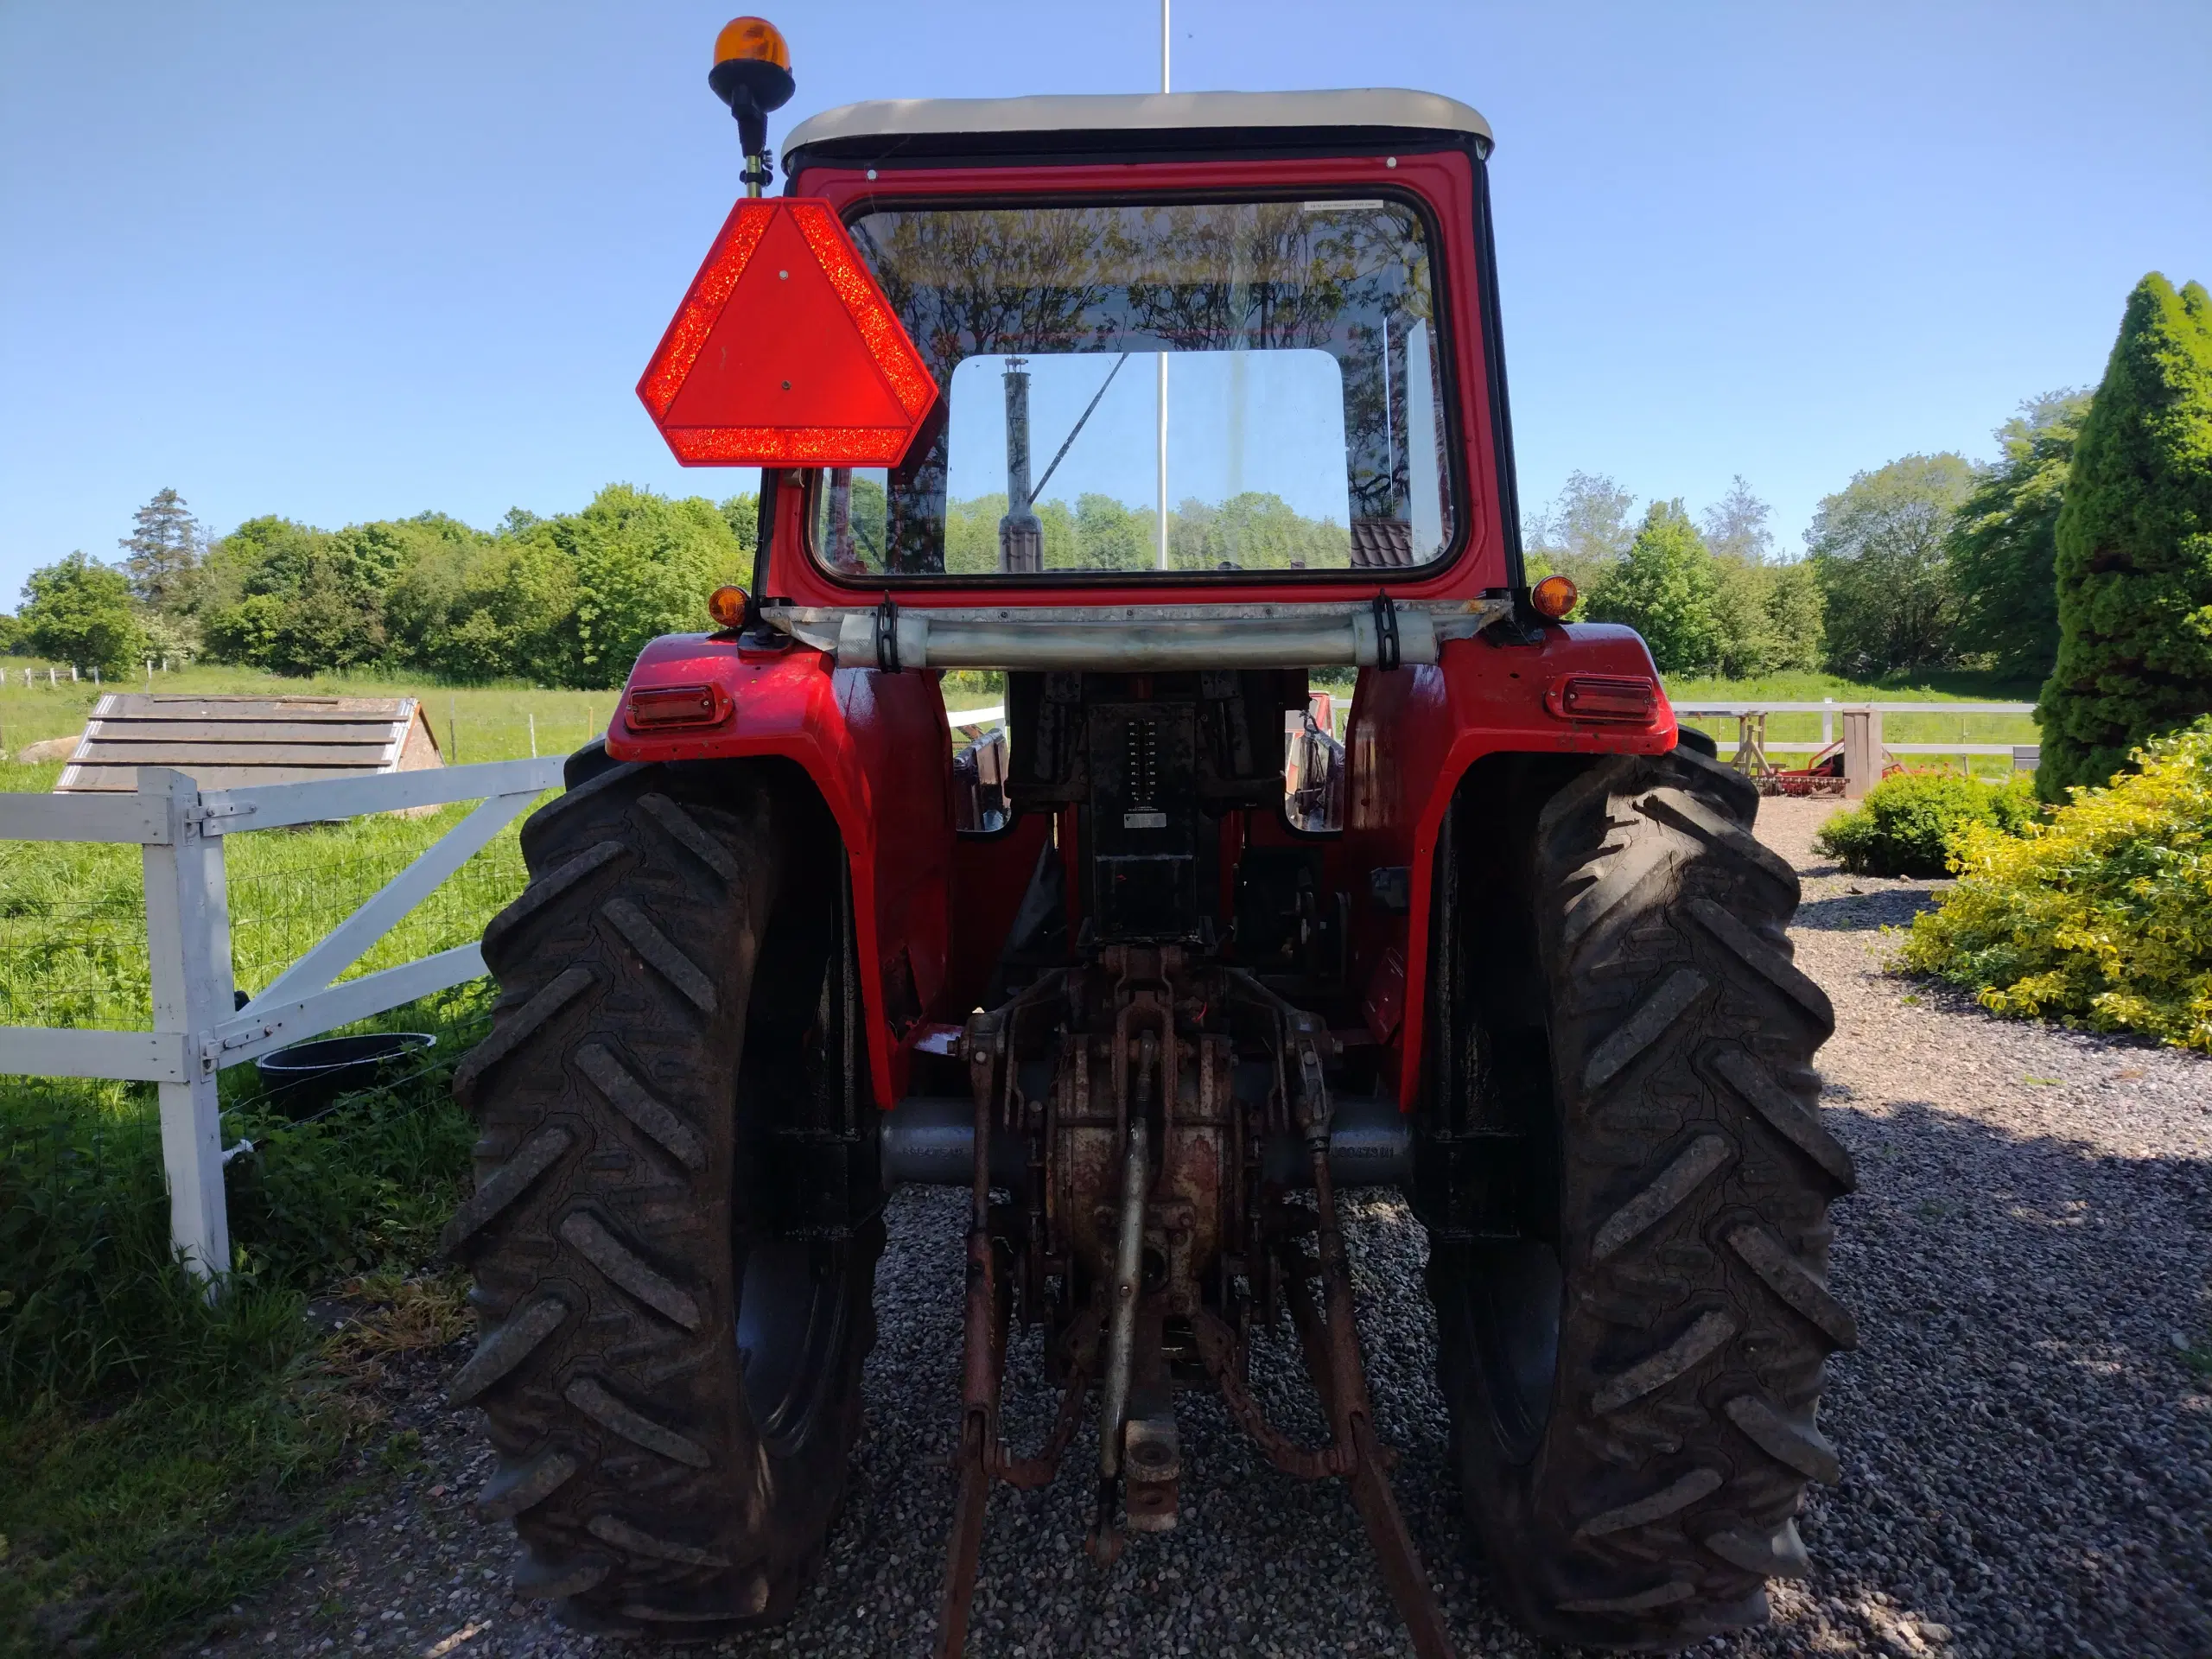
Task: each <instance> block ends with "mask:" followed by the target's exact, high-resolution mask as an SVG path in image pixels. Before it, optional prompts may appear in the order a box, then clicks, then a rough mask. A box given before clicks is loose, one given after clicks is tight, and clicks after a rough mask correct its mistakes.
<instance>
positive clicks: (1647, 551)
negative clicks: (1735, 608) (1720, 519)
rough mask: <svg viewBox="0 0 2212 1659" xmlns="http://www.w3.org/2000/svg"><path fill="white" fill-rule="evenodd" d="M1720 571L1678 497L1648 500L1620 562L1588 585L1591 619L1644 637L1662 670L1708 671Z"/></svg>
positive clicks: (1717, 644)
mask: <svg viewBox="0 0 2212 1659" xmlns="http://www.w3.org/2000/svg"><path fill="white" fill-rule="evenodd" d="M1718 601H1719V573H1718V572H1717V571H1716V569H1714V565H1713V554H1712V552H1711V551H1710V550H1708V549H1707V547H1706V544H1705V538H1704V537H1701V536H1700V535H1699V534H1698V533H1697V526H1696V525H1695V524H1692V523H1691V522H1690V520H1689V515H1688V513H1686V512H1683V511H1682V504H1681V502H1680V501H1654V502H1653V503H1652V504H1651V506H1650V510H1649V512H1646V513H1645V514H1644V515H1643V528H1642V529H1640V530H1639V531H1637V535H1636V539H1635V540H1634V541H1633V542H1631V543H1630V544H1629V549H1628V551H1627V552H1626V553H1625V554H1624V555H1623V556H1622V557H1621V559H1620V561H1619V562H1618V563H1616V564H1613V565H1611V566H1608V567H1607V568H1606V569H1604V570H1602V571H1600V572H1599V576H1598V579H1597V580H1596V582H1593V583H1592V584H1591V587H1590V590H1589V601H1588V611H1589V615H1590V618H1591V620H1592V621H1597V622H1624V623H1626V624H1627V625H1628V626H1630V627H1632V628H1634V629H1635V630H1636V631H1637V632H1638V633H1640V634H1642V635H1643V642H1644V644H1646V645H1649V646H1650V647H1651V656H1652V659H1653V660H1654V661H1655V662H1656V663H1657V664H1659V671H1660V672H1662V674H1681V673H1687V672H1692V671H1696V670H1699V669H1707V668H1711V667H1712V666H1713V664H1715V663H1716V662H1718V661H1719V658H1720V655H1721V643H1722V637H1723V636H1722V633H1721V627H1720V620H1719V614H1718V611H1717V608H1716V607H1717V605H1718Z"/></svg>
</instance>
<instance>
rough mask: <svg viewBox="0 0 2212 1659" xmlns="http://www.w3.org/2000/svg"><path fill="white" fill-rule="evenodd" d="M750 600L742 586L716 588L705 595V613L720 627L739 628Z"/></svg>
mask: <svg viewBox="0 0 2212 1659" xmlns="http://www.w3.org/2000/svg"><path fill="white" fill-rule="evenodd" d="M752 602H753V601H752V598H751V597H750V595H748V594H747V593H746V591H745V589H744V588H715V591H714V592H713V593H711V594H708V595H707V614H708V615H709V616H711V617H713V618H714V619H715V623H716V625H717V626H721V627H725V628H741V627H743V626H745V611H746V607H747V606H748V605H750V604H752Z"/></svg>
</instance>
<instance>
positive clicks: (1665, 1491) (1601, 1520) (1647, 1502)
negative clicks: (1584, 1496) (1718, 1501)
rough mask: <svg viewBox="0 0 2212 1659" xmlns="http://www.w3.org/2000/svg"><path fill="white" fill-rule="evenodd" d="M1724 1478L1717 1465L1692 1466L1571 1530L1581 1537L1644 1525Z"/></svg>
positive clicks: (1684, 1505)
mask: <svg viewBox="0 0 2212 1659" xmlns="http://www.w3.org/2000/svg"><path fill="white" fill-rule="evenodd" d="M1725 1481H1726V1477H1725V1476H1724V1475H1722V1474H1721V1472H1720V1471H1719V1470H1718V1469H1693V1470H1691V1471H1689V1473H1688V1474H1687V1475H1684V1476H1683V1477H1682V1478H1681V1479H1680V1480H1677V1481H1675V1483H1674V1484H1671V1485H1669V1486H1665V1487H1662V1488H1661V1489H1660V1490H1659V1491H1656V1492H1653V1493H1652V1494H1651V1495H1650V1496H1649V1497H1639V1498H1637V1500H1636V1502H1635V1503H1624V1504H1623V1505H1621V1507H1620V1508H1618V1509H1617V1510H1606V1511H1605V1513H1604V1514H1603V1515H1593V1516H1591V1517H1590V1518H1589V1519H1588V1520H1587V1521H1585V1522H1583V1523H1582V1524H1581V1525H1580V1526H1579V1527H1577V1528H1576V1529H1575V1531H1576V1532H1577V1533H1579V1534H1580V1535H1581V1536H1583V1537H1585V1538H1602V1537H1604V1536H1605V1535H1606V1534H1607V1533H1611V1532H1625V1531H1627V1530H1628V1529H1630V1527H1648V1526H1649V1525H1650V1524H1651V1523H1652V1522H1654V1521H1663V1520H1665V1519H1666V1518H1667V1517H1668V1516H1670V1515H1672V1514H1674V1513H1675V1511H1676V1510H1686V1509H1688V1507H1689V1506H1690V1505H1691V1504H1693V1503H1696V1502H1697V1501H1698V1499H1700V1497H1709V1496H1711V1495H1712V1494H1713V1493H1714V1492H1717V1491H1719V1490H1720V1488H1721V1486H1722V1484H1724V1482H1725Z"/></svg>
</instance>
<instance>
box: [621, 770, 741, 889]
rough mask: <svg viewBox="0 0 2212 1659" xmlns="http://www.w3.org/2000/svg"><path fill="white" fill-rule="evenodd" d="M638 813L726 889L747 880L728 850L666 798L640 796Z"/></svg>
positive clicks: (658, 795) (655, 795) (687, 813)
mask: <svg viewBox="0 0 2212 1659" xmlns="http://www.w3.org/2000/svg"><path fill="white" fill-rule="evenodd" d="M638 810H639V811H640V812H643V813H644V814H645V816H646V817H649V818H651V819H652V821H653V822H654V823H657V824H658V825H659V826H660V827H661V828H662V829H664V830H666V831H667V832H668V835H669V836H670V838H671V840H673V841H674V842H676V844H677V846H679V847H681V848H683V850H684V851H685V852H687V853H689V854H690V855H691V856H692V857H694V858H696V859H697V860H698V861H700V862H701V863H702V864H703V865H705V866H706V867H707V868H709V869H710V870H712V871H713V872H714V873H715V874H716V875H718V876H720V877H721V882H722V886H723V887H735V886H736V885H737V884H738V883H739V882H740V881H742V880H744V879H745V872H744V871H742V870H741V869H740V868H738V863H737V861H736V860H735V859H734V858H732V857H731V856H730V855H729V850H728V849H727V848H725V847H724V846H723V845H722V844H721V842H718V841H716V840H715V838H714V837H713V836H710V835H709V834H708V833H707V832H706V831H705V830H704V829H701V828H700V827H699V820H698V819H696V818H695V817H692V816H691V815H690V813H689V812H686V811H685V810H683V808H682V807H680V806H678V805H677V804H676V803H675V802H674V801H671V800H670V799H669V798H668V797H667V796H665V795H662V794H658V793H655V794H651V795H641V796H639V798H638Z"/></svg>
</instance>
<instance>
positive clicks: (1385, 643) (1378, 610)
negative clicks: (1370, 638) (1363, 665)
mask: <svg viewBox="0 0 2212 1659" xmlns="http://www.w3.org/2000/svg"><path fill="white" fill-rule="evenodd" d="M1402 660H1403V657H1402V652H1400V650H1399V646H1398V607H1397V605H1396V603H1395V601H1393V600H1392V599H1391V597H1390V595H1389V594H1376V595H1375V666H1376V667H1377V668H1381V669H1392V668H1395V667H1397V666H1398V665H1399V664H1400V663H1401V662H1402Z"/></svg>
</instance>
